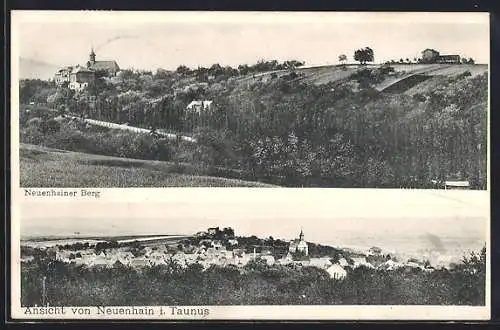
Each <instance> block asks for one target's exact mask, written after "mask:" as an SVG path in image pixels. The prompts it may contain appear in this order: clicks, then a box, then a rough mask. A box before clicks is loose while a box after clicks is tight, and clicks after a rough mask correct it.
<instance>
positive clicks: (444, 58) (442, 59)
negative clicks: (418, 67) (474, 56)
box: [422, 48, 460, 64]
mask: <svg viewBox="0 0 500 330" xmlns="http://www.w3.org/2000/svg"><path fill="white" fill-rule="evenodd" d="M422 63H440V64H460V56H459V55H440V54H439V52H438V51H437V50H435V49H430V48H427V49H424V50H423V51H422Z"/></svg>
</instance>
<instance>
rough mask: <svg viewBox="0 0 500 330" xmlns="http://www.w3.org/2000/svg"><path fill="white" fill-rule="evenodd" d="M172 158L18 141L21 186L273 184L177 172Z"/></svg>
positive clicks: (265, 185) (117, 186)
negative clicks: (135, 156)
mask: <svg viewBox="0 0 500 330" xmlns="http://www.w3.org/2000/svg"><path fill="white" fill-rule="evenodd" d="M178 169H179V166H177V165H176V164H174V163H171V162H162V161H150V160H139V159H129V158H120V157H110V156H101V155H94V154H86V153H79V152H71V151H65V150H58V149H52V148H45V147H41V146H35V145H29V144H21V145H20V172H21V173H20V175H21V178H20V186H21V187H66V188H73V187H97V188H110V187H114V188H123V187H272V186H271V185H268V184H263V183H258V182H250V181H243V180H235V179H226V178H218V177H212V176H198V175H188V174H181V173H178Z"/></svg>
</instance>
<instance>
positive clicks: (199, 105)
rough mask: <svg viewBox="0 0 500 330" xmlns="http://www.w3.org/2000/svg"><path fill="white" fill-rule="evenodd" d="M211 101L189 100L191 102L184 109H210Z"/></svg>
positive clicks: (197, 110)
mask: <svg viewBox="0 0 500 330" xmlns="http://www.w3.org/2000/svg"><path fill="white" fill-rule="evenodd" d="M212 103H213V101H209V100H201V101H200V100H195V101H191V103H189V104H188V105H187V107H186V109H187V110H189V111H194V112H197V113H200V112H202V111H205V110H210V109H211V108H212Z"/></svg>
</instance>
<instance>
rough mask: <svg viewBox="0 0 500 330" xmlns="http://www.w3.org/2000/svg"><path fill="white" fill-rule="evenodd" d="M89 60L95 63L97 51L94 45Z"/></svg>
mask: <svg viewBox="0 0 500 330" xmlns="http://www.w3.org/2000/svg"><path fill="white" fill-rule="evenodd" d="M89 61H90V64H95V52H94V47H92V48H91V49H90V55H89Z"/></svg>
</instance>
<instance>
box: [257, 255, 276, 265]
mask: <svg viewBox="0 0 500 330" xmlns="http://www.w3.org/2000/svg"><path fill="white" fill-rule="evenodd" d="M260 259H261V260H264V261H265V262H266V264H267V265H268V266H272V265H274V263H275V260H274V257H273V256H272V255H263V256H260Z"/></svg>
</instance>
